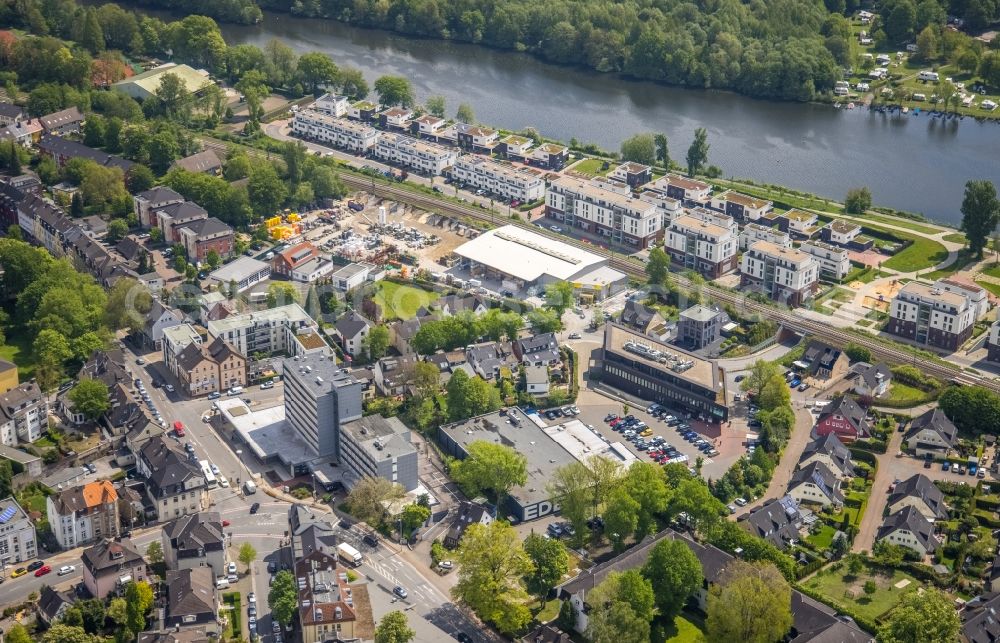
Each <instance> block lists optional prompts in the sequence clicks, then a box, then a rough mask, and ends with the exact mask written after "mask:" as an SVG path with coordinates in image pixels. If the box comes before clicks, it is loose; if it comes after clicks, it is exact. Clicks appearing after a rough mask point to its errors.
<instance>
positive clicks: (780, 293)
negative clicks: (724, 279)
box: [740, 241, 819, 307]
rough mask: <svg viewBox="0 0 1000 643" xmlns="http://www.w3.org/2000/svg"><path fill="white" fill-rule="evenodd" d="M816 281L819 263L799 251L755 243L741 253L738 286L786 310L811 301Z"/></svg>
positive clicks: (763, 242)
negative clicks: (755, 292)
mask: <svg viewBox="0 0 1000 643" xmlns="http://www.w3.org/2000/svg"><path fill="white" fill-rule="evenodd" d="M818 281H819V263H818V262H817V261H816V259H815V258H813V257H812V256H811V255H808V254H806V253H804V252H802V251H801V250H794V249H792V248H782V247H781V246H777V245H774V244H773V243H769V242H767V241H758V242H757V243H755V244H753V245H752V246H750V247H749V248H748V249H747V251H746V252H745V253H743V258H742V260H741V263H740V285H741V286H750V287H751V288H753V289H756V290H758V291H760V292H762V293H763V294H765V295H767V296H768V297H770V298H771V299H773V300H775V301H779V302H782V303H785V304H786V305H788V306H792V307H795V306H800V305H802V303H803V302H805V301H807V300H809V299H811V298H812V296H813V295H814V294H815V292H816V289H817V282H818Z"/></svg>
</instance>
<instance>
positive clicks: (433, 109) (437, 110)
mask: <svg viewBox="0 0 1000 643" xmlns="http://www.w3.org/2000/svg"><path fill="white" fill-rule="evenodd" d="M444 106H445V105H444V96H428V97H427V104H426V107H427V111H428V112H429V113H430V114H431V115H433V116H437V117H438V118H444Z"/></svg>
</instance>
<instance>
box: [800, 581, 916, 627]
mask: <svg viewBox="0 0 1000 643" xmlns="http://www.w3.org/2000/svg"><path fill="white" fill-rule="evenodd" d="M868 580H873V581H875V586H876V590H875V593H874V594H872V595H871V596H868V595H867V594H865V593H864V591H863V590H862V588H863V587H864V584H865V582H867V581H868ZM903 580H908V581H910V582H909V584H908V585H906V587H903V588H897V587H895V585H896V583H899V582H900V581H903ZM805 586H806V587H809V588H810V589H813V590H815V591H818V592H820V593H821V594H823V595H824V596H826V597H827V599H829V600H828V602H830V603H832V604H834V605H843V606H845V607H848V608H849V609H850V610H852V611H853V612H855V613H857V614H859V615H861V616H864V617H868V618H870V619H873V620H874V619H877V618H878V617H880V616H882V615H883V614H885V613H886V612H888V611H889V610H891V609H892V608H893V607H895V606H896V605H897V604H898V603H899V601H900V600H901V599H902V598H903V596H905V595H906V594H908V593H909V592H914V591H916V590H917V588H918V587H920V586H921V585H920V582H919V581H918V580H916V579H915V578H913V577H912V576H910V575H909V574H905V573H903V572H901V571H898V570H893V571H892V572H891V573H888V574H882V573H875V571H874V570H872V569H866V570H865V571H862V572H861V573H860V574H859V575H858V576H857V577H856V578H854V577H851V576H850V575H849V574H848V573H847V570H846V569H843V568H842V569H840V570H838V571H827V570H824V571H821V572H819V573H817V574H816V575H815V576H813V577H812V578H810V579H809V580H808V581H806V582H805Z"/></svg>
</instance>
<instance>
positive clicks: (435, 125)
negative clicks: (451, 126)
mask: <svg viewBox="0 0 1000 643" xmlns="http://www.w3.org/2000/svg"><path fill="white" fill-rule="evenodd" d="M447 124H448V121H446V120H445V119H443V118H441V117H440V116H435V115H433V114H424V115H423V116H418V117H417V118H414V119H413V120H411V121H410V134H413V135H414V136H416V137H420V138H433V139H435V140H436V139H437V138H438V137H440V136H441V134H442V133H443V132H444V129H445V126H446V125H447Z"/></svg>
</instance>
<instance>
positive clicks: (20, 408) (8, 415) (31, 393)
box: [0, 382, 49, 447]
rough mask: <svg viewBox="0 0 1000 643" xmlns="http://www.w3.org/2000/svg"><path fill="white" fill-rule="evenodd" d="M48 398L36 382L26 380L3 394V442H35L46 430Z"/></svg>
mask: <svg viewBox="0 0 1000 643" xmlns="http://www.w3.org/2000/svg"><path fill="white" fill-rule="evenodd" d="M48 415H49V402H48V398H47V397H46V395H45V394H44V393H42V390H41V389H40V388H38V385H37V384H35V383H34V382H25V383H24V384H21V385H19V386H16V387H15V388H12V389H11V390H9V391H7V392H6V393H4V394H3V395H0V442H2V443H3V444H5V445H7V446H9V447H13V446H17V445H18V444H21V443H24V442H34V441H35V440H37V439H38V438H40V437H42V433H43V432H45V431H47V430H48V428H49V425H48Z"/></svg>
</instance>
